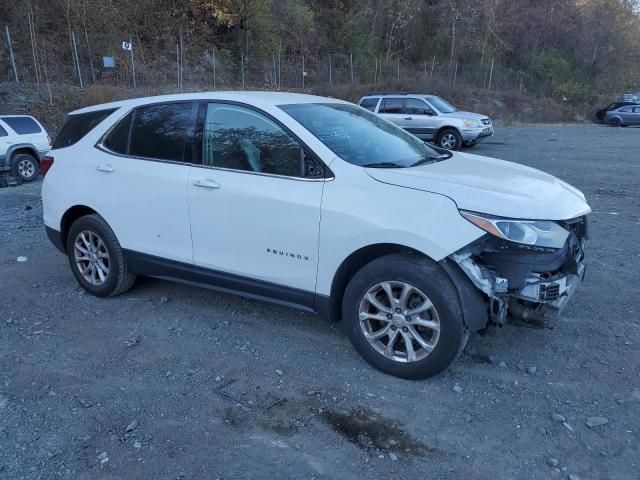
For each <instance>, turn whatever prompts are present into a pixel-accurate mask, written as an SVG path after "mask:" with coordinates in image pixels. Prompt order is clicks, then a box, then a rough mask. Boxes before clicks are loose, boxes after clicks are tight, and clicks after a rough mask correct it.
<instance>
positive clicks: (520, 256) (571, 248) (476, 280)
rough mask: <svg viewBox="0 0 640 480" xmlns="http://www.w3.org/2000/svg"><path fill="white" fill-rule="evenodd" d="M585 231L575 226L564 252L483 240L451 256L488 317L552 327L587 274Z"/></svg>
mask: <svg viewBox="0 0 640 480" xmlns="http://www.w3.org/2000/svg"><path fill="white" fill-rule="evenodd" d="M581 221H583V222H584V227H582V226H580V228H579V229H578V228H574V230H575V231H571V234H570V236H569V239H568V240H567V243H566V245H565V246H564V248H562V249H559V250H554V249H532V248H530V247H526V246H520V245H514V244H513V243H511V242H505V241H501V240H498V239H496V238H493V237H490V236H485V237H483V238H482V239H480V240H479V241H477V242H474V244H472V245H469V246H468V247H466V248H464V249H462V250H461V251H458V252H456V253H455V254H453V255H451V256H450V258H451V259H452V260H453V261H454V262H455V263H456V264H457V265H458V266H459V267H460V269H461V270H462V271H463V272H464V273H465V274H466V276H467V277H468V278H469V279H470V280H471V282H473V284H474V285H475V287H476V288H478V289H479V290H480V291H482V292H483V293H484V295H485V297H486V299H487V301H488V306H489V308H488V319H489V321H490V322H491V323H493V324H498V325H502V324H504V323H505V322H506V321H507V320H508V319H513V320H516V321H518V320H519V321H524V322H527V323H529V324H533V325H536V326H541V327H553V326H554V325H555V322H556V320H557V319H558V317H559V315H560V313H561V312H562V310H563V309H564V308H565V307H566V305H567V303H568V302H569V299H570V298H571V297H572V296H573V294H574V293H575V291H576V289H577V288H578V285H579V284H580V283H581V282H582V280H583V279H584V275H585V270H586V265H585V255H584V246H585V241H586V219H582V220H581Z"/></svg>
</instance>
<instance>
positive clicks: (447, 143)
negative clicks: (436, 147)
mask: <svg viewBox="0 0 640 480" xmlns="http://www.w3.org/2000/svg"><path fill="white" fill-rule="evenodd" d="M440 146H441V147H442V148H446V149H447V150H452V149H454V148H455V146H456V136H455V135H454V134H453V133H445V134H444V135H442V138H441V139H440Z"/></svg>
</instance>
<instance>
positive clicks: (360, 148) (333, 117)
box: [280, 103, 439, 167]
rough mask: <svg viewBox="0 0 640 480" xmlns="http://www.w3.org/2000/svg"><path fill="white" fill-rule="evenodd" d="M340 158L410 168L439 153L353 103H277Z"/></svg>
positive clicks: (366, 163)
mask: <svg viewBox="0 0 640 480" xmlns="http://www.w3.org/2000/svg"><path fill="white" fill-rule="evenodd" d="M280 108H281V109H282V110H284V111H285V112H286V113H287V114H288V115H289V116H291V117H292V118H293V119H294V120H296V121H297V122H298V123H300V124H301V125H302V126H303V127H305V128H306V129H307V130H308V131H309V132H311V133H312V134H313V135H314V136H315V137H317V138H318V139H319V140H320V141H321V142H322V143H324V144H325V145H326V146H327V147H328V148H330V149H331V150H332V151H333V152H334V153H335V154H336V155H338V156H339V157H340V158H342V159H343V160H345V161H347V162H349V163H352V164H354V165H359V166H382V167H410V166H412V165H414V164H415V163H417V162H421V161H423V160H427V159H431V158H436V157H438V155H439V153H438V152H436V151H435V150H434V149H432V148H430V147H429V146H427V145H426V144H425V143H424V142H422V141H421V140H420V139H418V138H416V137H414V136H413V135H411V134H410V133H407V132H405V131H404V130H403V129H401V128H400V127H397V126H395V125H393V124H392V123H391V122H388V121H387V120H384V119H383V118H380V117H379V116H377V115H375V114H373V113H370V112H368V111H367V110H364V109H362V108H359V107H357V106H355V105H350V104H344V103H303V104H293V105H280Z"/></svg>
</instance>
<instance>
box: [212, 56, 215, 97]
mask: <svg viewBox="0 0 640 480" xmlns="http://www.w3.org/2000/svg"><path fill="white" fill-rule="evenodd" d="M212 53H213V56H212V58H213V89H214V90H215V89H216V49H215V47H214V49H213V50H212Z"/></svg>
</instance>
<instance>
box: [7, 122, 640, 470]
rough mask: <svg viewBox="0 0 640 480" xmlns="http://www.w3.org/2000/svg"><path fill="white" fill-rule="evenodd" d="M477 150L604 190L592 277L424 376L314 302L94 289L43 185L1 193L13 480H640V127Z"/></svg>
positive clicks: (523, 137) (578, 131) (165, 289)
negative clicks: (52, 214) (79, 279)
mask: <svg viewBox="0 0 640 480" xmlns="http://www.w3.org/2000/svg"><path fill="white" fill-rule="evenodd" d="M472 152H473V153H478V154H481V155H489V156H495V157H498V158H504V159H507V160H512V161H516V162H521V163H524V164H527V165H531V166H534V167H538V168H541V169H543V170H546V171H548V172H550V173H552V174H555V175H557V176H559V177H560V178H562V179H564V180H567V181H568V182H570V183H572V184H574V185H576V186H577V187H579V188H580V189H582V190H583V191H584V192H585V194H586V196H587V198H588V200H589V202H590V204H591V206H592V208H593V210H594V213H593V214H592V215H591V240H590V242H589V244H588V257H589V258H588V260H589V267H588V270H587V276H586V280H585V283H584V285H582V287H581V288H580V289H579V290H578V292H577V294H576V296H575V297H574V299H573V301H572V302H571V303H570V304H569V306H568V308H567V309H566V310H565V312H564V315H563V317H562V319H561V321H560V322H559V324H558V326H557V328H556V329H555V330H536V329H529V328H522V327H516V326H506V327H505V328H502V329H500V330H498V331H492V332H490V333H488V334H487V335H485V336H479V335H475V336H473V337H472V338H471V340H470V342H469V345H468V347H467V349H466V351H465V353H464V355H463V356H462V357H461V358H460V359H459V360H458V361H457V362H456V363H455V364H454V366H453V367H452V368H451V369H450V370H449V371H447V372H445V373H444V374H442V375H440V376H438V377H437V378H433V379H431V380H428V381H420V382H410V381H404V380H400V379H397V378H393V377H389V376H386V375H384V374H381V373H379V372H377V371H374V370H372V369H371V368H370V367H368V366H367V365H366V364H365V363H364V361H362V360H361V359H360V358H359V357H358V355H357V354H356V353H355V352H354V350H353V349H352V348H351V346H350V344H349V343H348V340H347V339H346V337H345V336H344V335H343V334H342V333H341V331H340V329H339V328H337V327H335V326H332V325H329V324H327V323H325V322H324V321H322V320H321V319H319V318H317V317H316V316H314V315H310V314H306V313H301V312H298V311H295V310H289V309H286V308H280V307H276V306H272V305H268V304H263V303H259V302H256V301H249V300H243V299H239V298H236V297H232V296H228V295H222V294H218V293H215V292H212V291H208V290H202V289H197V288H193V287H189V286H184V285H178V284H173V283H168V282H164V281H160V280H151V279H142V280H141V281H139V282H138V284H137V285H136V287H135V288H134V289H132V290H131V291H130V292H128V293H127V294H125V295H123V296H120V297H118V298H113V299H108V300H102V299H97V298H93V297H91V296H89V295H85V294H84V293H83V291H82V290H80V288H79V287H78V285H77V284H76V282H75V280H74V278H73V276H72V274H71V272H70V270H69V267H68V264H67V261H66V258H65V257H64V256H62V255H61V254H60V253H58V252H57V251H56V250H55V249H54V248H53V247H52V246H51V245H50V244H49V243H48V240H47V239H46V236H45V234H44V230H43V228H42V221H41V205H40V196H39V193H40V184H39V182H38V183H35V184H30V185H23V186H20V187H16V188H4V189H0V226H1V228H0V478H2V479H4V478H6V479H22V478H25V479H27V478H28V479H51V478H58V477H62V478H73V479H115V478H158V479H165V478H167V479H176V478H186V479H189V478H206V479H214V478H221V479H223V478H224V479H230V478H243V479H244V478H278V479H285V478H296V479H297V478H306V479H311V478H316V479H322V478H397V479H404V478H406V479H412V480H413V479H416V478H424V477H425V475H427V474H428V476H429V478H438V479H449V478H450V479H459V478H473V479H476V478H477V479H565V478H571V479H576V478H580V479H634V480H637V479H638V478H640V474H639V472H640V355H639V349H638V346H639V345H640V322H639V312H640V300H639V295H638V287H637V283H636V279H637V275H638V272H640V268H639V267H640V265H639V264H640V254H639V253H638V252H639V251H638V239H640V232H639V230H640V192H639V185H640V153H639V152H640V129H631V128H627V129H613V128H607V127H602V126H596V125H588V126H564V127H561V126H553V127H532V128H513V129H509V128H504V129H500V130H499V132H498V133H497V135H496V136H495V137H494V138H492V139H490V140H489V141H487V142H485V143H483V144H481V145H479V146H478V147H476V148H475V149H473V150H472ZM19 256H26V257H27V258H28V259H27V261H25V262H19V261H17V258H18V257H19ZM634 285H635V286H634ZM591 417H604V418H605V419H606V421H607V423H606V424H603V425H596V426H592V427H590V426H588V425H587V423H589V424H591V425H593V423H594V422H595V423H602V422H604V420H600V421H599V422H598V421H594V420H593V419H591ZM589 419H591V420H589Z"/></svg>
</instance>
